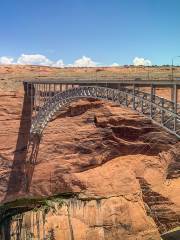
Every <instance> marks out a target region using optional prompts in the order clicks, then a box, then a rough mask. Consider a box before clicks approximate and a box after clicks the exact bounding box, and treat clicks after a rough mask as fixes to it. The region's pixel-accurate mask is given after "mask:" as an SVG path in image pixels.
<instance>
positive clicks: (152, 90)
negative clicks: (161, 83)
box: [150, 85, 156, 118]
mask: <svg viewBox="0 0 180 240" xmlns="http://www.w3.org/2000/svg"><path fill="white" fill-rule="evenodd" d="M155 93H156V88H155V86H154V85H151V99H150V100H151V103H150V117H151V118H153V101H154V97H155Z"/></svg>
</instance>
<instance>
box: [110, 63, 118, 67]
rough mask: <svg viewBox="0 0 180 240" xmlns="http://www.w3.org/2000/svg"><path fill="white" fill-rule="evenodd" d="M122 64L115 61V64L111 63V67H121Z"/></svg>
mask: <svg viewBox="0 0 180 240" xmlns="http://www.w3.org/2000/svg"><path fill="white" fill-rule="evenodd" d="M119 66H120V65H119V64H118V63H116V62H114V63H113V64H111V65H110V67H119Z"/></svg>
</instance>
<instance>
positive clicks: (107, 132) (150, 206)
mask: <svg viewBox="0 0 180 240" xmlns="http://www.w3.org/2000/svg"><path fill="white" fill-rule="evenodd" d="M22 107H23V94H22V92H1V93H0V135H1V136H0V201H1V202H7V201H12V200H15V199H16V198H22V197H37V196H38V197H43V196H51V195H55V194H62V193H76V194H77V195H76V197H74V198H73V197H71V198H70V199H69V200H67V205H64V206H63V207H62V208H61V209H59V210H58V213H57V214H55V215H53V214H52V213H49V214H48V215H47V216H46V222H45V223H44V224H42V222H43V216H41V215H40V216H39V215H38V214H39V213H34V212H29V213H26V214H25V215H24V220H23V221H25V222H24V224H25V226H29V227H30V228H31V231H33V229H34V234H35V235H37V232H38V230H37V229H36V228H37V226H38V228H39V229H40V230H39V232H40V233H39V234H40V236H39V239H42V237H43V234H47V232H52V234H53V236H54V237H55V239H59V240H66V239H78V240H83V239H108V240H110V239H116V240H118V239H128V240H134V239H138V240H140V239H143V240H147V239H160V236H159V231H160V232H164V231H166V230H168V229H171V228H173V227H176V226H178V225H179V223H180V188H179V186H180V185H179V184H180V150H179V149H180V143H179V142H178V141H177V139H176V138H175V137H173V136H172V135H170V134H168V133H167V132H165V131H163V130H162V129H159V128H158V127H156V126H155V125H152V123H151V121H150V120H148V119H146V118H144V117H142V116H140V115H138V114H136V113H134V112H132V111H130V110H128V109H125V108H120V107H119V106H117V105H113V104H107V103H104V102H100V101H82V100H80V101H78V102H75V103H73V104H71V106H70V107H69V108H67V109H64V110H63V111H62V112H60V113H59V116H58V118H57V119H55V120H53V121H52V122H51V123H50V124H49V125H48V128H46V130H45V132H44V136H43V139H42V140H41V143H40V145H39V146H36V147H37V149H38V147H39V149H38V155H37V158H35V163H34V164H30V163H29V162H27V161H24V160H25V158H26V157H27V158H28V154H27V136H26V135H27V134H28V133H27V132H26V131H27V128H28V126H29V120H28V118H27V115H26V111H25V112H24V113H25V114H24V116H23V119H22V115H21V112H22ZM20 122H21V124H20ZM18 139H20V140H21V141H20V140H18ZM26 154H27V155H26ZM27 158H26V159H27ZM37 215H38V216H37ZM41 220H42V221H41ZM32 222H34V225H33V224H32ZM37 224H38V225H37ZM42 226H44V227H42ZM43 229H45V230H44V231H45V233H43ZM12 231H13V230H12ZM70 237H71V238H70Z"/></svg>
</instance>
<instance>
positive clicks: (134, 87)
mask: <svg viewBox="0 0 180 240" xmlns="http://www.w3.org/2000/svg"><path fill="white" fill-rule="evenodd" d="M135 90H136V86H135V84H133V109H135V108H136V105H135V101H136V97H135Z"/></svg>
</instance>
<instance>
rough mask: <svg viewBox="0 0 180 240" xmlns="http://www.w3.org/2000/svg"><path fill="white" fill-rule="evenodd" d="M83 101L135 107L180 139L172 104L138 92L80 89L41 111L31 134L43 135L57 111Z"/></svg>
mask: <svg viewBox="0 0 180 240" xmlns="http://www.w3.org/2000/svg"><path fill="white" fill-rule="evenodd" d="M79 98H95V99H101V100H107V101H110V102H113V103H117V104H120V105H122V106H125V107H128V108H131V109H133V110H135V111H137V112H139V113H141V114H143V115H145V116H147V117H148V118H150V119H151V120H153V121H154V122H155V123H156V124H157V125H159V126H161V127H163V128H164V129H166V130H167V131H169V132H170V133H172V134H174V135H176V136H177V137H178V138H180V113H179V112H178V110H179V109H180V108H178V107H177V106H175V104H174V103H173V102H172V101H169V100H167V99H164V98H161V97H159V96H156V95H152V94H149V93H146V92H142V91H139V90H135V89H130V88H123V89H113V88H110V87H101V86H79V87H74V88H71V89H67V90H65V91H62V92H57V93H55V94H54V95H53V96H52V97H51V98H49V99H48V100H47V101H45V103H44V104H43V105H42V106H41V107H40V108H39V109H38V111H37V114H36V115H35V116H34V117H33V119H32V126H31V134H32V135H39V136H41V135H42V133H43V130H44V128H45V127H46V126H47V124H48V122H50V121H51V120H52V119H53V117H54V116H56V114H57V112H58V111H59V110H60V109H61V108H62V107H64V106H66V105H67V104H69V103H70V102H72V101H74V100H75V99H79Z"/></svg>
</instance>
